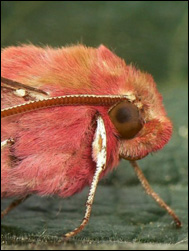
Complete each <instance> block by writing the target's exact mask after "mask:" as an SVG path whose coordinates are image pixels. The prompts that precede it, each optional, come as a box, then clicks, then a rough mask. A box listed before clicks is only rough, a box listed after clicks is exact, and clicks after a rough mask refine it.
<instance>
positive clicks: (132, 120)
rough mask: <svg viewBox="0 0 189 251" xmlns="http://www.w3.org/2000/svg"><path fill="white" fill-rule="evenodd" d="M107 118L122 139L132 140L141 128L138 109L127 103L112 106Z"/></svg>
mask: <svg viewBox="0 0 189 251" xmlns="http://www.w3.org/2000/svg"><path fill="white" fill-rule="evenodd" d="M109 116H110V119H111V121H112V123H113V124H114V126H115V128H116V129H117V131H118V132H119V134H120V136H121V138H123V139H131V138H133V137H134V136H135V135H136V134H137V133H138V132H139V131H140V129H141V128H142V122H141V118H140V114H139V111H138V108H137V107H136V106H135V105H133V104H131V103H129V102H127V101H123V102H121V103H119V104H117V105H116V106H114V107H113V108H112V109H111V110H110V112H109Z"/></svg>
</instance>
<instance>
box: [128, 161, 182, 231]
mask: <svg viewBox="0 0 189 251" xmlns="http://www.w3.org/2000/svg"><path fill="white" fill-rule="evenodd" d="M130 163H131V165H132V166H133V168H134V170H135V172H136V174H137V177H138V179H139V180H140V182H141V184H142V186H143V188H144V189H145V191H146V193H147V194H149V195H150V196H151V197H152V198H153V199H154V200H155V201H156V202H157V203H158V204H159V205H160V206H161V207H162V208H164V209H165V210H166V211H167V212H168V213H169V214H170V215H171V216H172V218H173V219H174V221H175V223H176V226H177V227H181V225H182V223H181V221H180V220H179V218H178V216H177V215H176V214H175V212H174V211H173V210H172V209H171V208H170V207H169V206H168V205H167V204H166V203H165V202H164V200H163V199H161V198H160V197H159V195H158V194H157V193H155V192H154V191H153V189H152V188H151V186H150V184H149V183H148V181H147V179H146V178H145V176H144V174H143V172H142V170H141V169H140V167H139V166H138V164H137V163H136V161H130Z"/></svg>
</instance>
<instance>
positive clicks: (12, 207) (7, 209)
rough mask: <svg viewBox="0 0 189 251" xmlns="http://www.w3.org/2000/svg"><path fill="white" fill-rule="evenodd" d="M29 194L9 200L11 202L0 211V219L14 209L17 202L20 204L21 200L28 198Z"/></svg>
mask: <svg viewBox="0 0 189 251" xmlns="http://www.w3.org/2000/svg"><path fill="white" fill-rule="evenodd" d="M30 196H31V195H30V194H29V195H26V196H24V197H22V198H20V199H16V200H14V201H13V202H11V204H10V205H9V206H8V207H7V208H5V209H4V210H3V211H2V212H1V219H2V218H3V217H4V216H5V215H7V214H8V213H9V212H10V211H11V210H12V209H14V208H15V207H17V206H18V205H19V204H21V203H22V202H24V201H25V200H26V199H27V198H29V197H30Z"/></svg>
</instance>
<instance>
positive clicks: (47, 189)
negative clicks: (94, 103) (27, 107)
mask: <svg viewBox="0 0 189 251" xmlns="http://www.w3.org/2000/svg"><path fill="white" fill-rule="evenodd" d="M36 53H37V52H36V51H34V56H33V57H32V59H33V58H35V56H37V55H36ZM38 53H39V54H40V53H41V50H40V49H39V51H38ZM27 55H28V57H30V53H29V52H27ZM7 56H9V59H10V55H7ZM38 56H39V55H38ZM17 57H18V55H17ZM17 57H16V56H15V58H13V56H11V58H12V61H11V60H9V61H10V62H11V63H10V64H9V63H7V61H6V60H5V62H6V63H5V64H4V61H2V66H3V67H2V76H3V77H6V78H11V77H12V79H13V80H16V81H20V78H19V76H21V75H22V74H23V72H22V71H21V70H22V69H21V68H19V64H18V63H17V62H18V59H17ZM32 62H33V61H31V62H30V65H29V63H28V65H27V67H30V66H31V67H32ZM13 65H15V68H14V69H13V68H11V67H13ZM8 66H9V68H10V69H12V71H11V70H10V73H9V72H8V71H7V69H8ZM17 70H19V71H18V72H17ZM24 71H25V69H24ZM26 73H27V72H26ZM26 73H25V74H26ZM24 79H25V78H24ZM26 82H27V79H25V81H24V83H26ZM34 88H36V90H33V91H32V90H31V89H30V86H29V88H27V83H26V84H25V85H23V86H22V87H21V89H25V91H26V95H22V93H21V94H20V93H19V92H16V90H17V89H19V88H18V86H13V85H12V86H11V84H10V85H8V86H7V85H5V83H3V89H2V107H3V108H4V107H10V106H13V105H17V104H21V103H25V102H26V101H28V100H37V99H39V98H43V95H45V94H42V93H41V89H40V90H39V91H37V88H38V87H34ZM53 95H54V94H53ZM99 113H100V114H101V116H102V117H103V119H104V123H105V126H106V131H107V135H108V142H107V143H108V149H107V150H108V153H107V154H108V157H107V159H108V166H109V168H112V167H113V166H115V165H116V164H117V163H118V153H117V139H116V137H115V136H114V134H113V132H114V129H113V128H112V126H111V122H110V120H109V117H108V113H107V108H104V107H84V106H75V107H73V106H69V107H56V108H48V109H43V110H38V111H34V112H29V113H25V114H21V115H14V116H12V117H8V118H5V119H2V127H1V128H2V138H1V140H2V141H5V140H6V139H9V138H11V139H13V140H14V143H13V144H7V145H6V146H4V147H3V150H2V158H1V161H2V170H1V194H2V196H3V197H10V196H18V195H20V196H24V195H26V194H32V193H38V194H41V195H50V194H57V195H59V196H62V197H67V196H71V195H72V194H74V193H76V192H79V191H80V190H81V189H82V188H83V187H84V186H86V185H89V184H90V183H91V181H92V177H93V174H94V171H95V168H96V163H95V162H94V161H93V158H92V142H93V138H94V133H95V129H96V116H97V114H99Z"/></svg>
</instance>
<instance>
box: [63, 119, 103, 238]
mask: <svg viewBox="0 0 189 251" xmlns="http://www.w3.org/2000/svg"><path fill="white" fill-rule="evenodd" d="M93 155H96V156H95V157H94V158H95V161H96V166H97V167H96V171H95V173H94V176H93V180H92V183H91V187H90V190H89V194H88V198H87V202H86V211H85V215H84V218H83V221H82V222H81V224H80V226H79V227H77V228H75V229H74V230H73V231H71V232H69V233H67V234H65V235H64V236H63V237H64V239H65V240H67V239H68V238H70V237H72V236H74V235H76V234H78V233H79V232H81V231H82V230H83V229H84V227H85V226H86V224H87V223H88V221H89V218H90V214H91V210H92V204H93V201H94V196H95V192H96V189H97V185H98V181H99V178H100V175H101V174H102V172H103V171H104V170H105V168H106V131H105V126H104V122H103V119H102V118H101V117H100V116H99V117H98V118H97V129H96V133H95V138H94V141H93Z"/></svg>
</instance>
